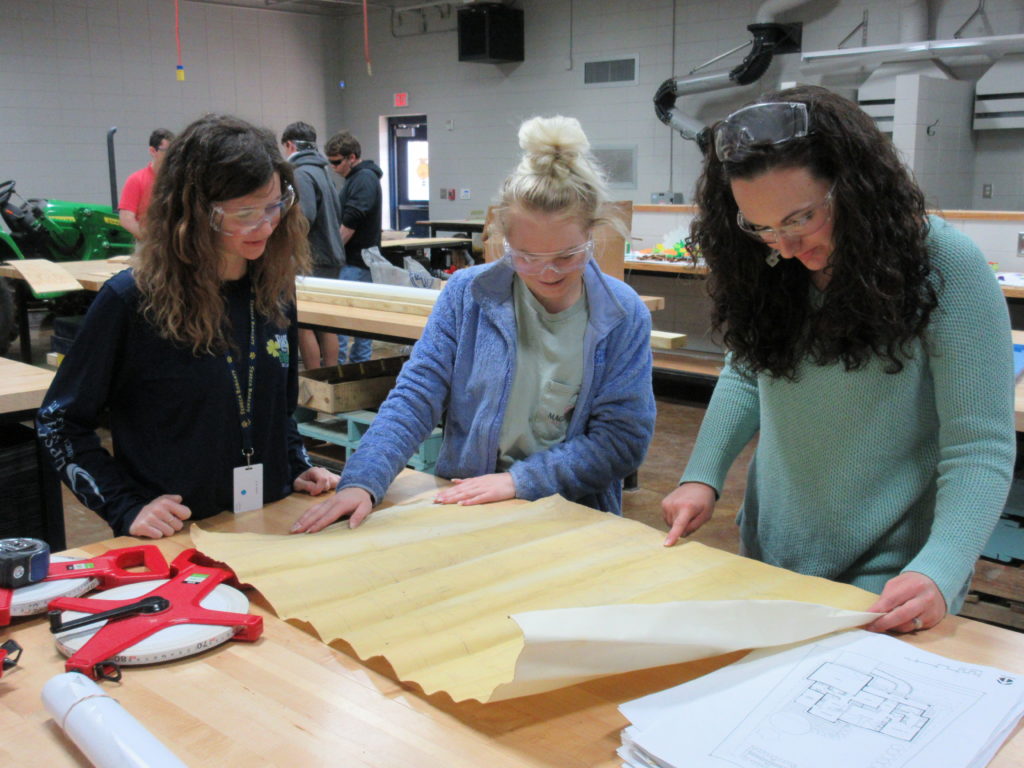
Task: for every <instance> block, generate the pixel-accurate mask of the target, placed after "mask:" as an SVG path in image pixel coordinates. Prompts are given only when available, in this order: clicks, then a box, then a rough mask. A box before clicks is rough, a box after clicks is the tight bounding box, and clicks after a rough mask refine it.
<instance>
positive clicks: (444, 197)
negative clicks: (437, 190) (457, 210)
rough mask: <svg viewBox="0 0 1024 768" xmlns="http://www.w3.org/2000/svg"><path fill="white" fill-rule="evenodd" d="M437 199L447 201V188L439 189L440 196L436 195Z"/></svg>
mask: <svg viewBox="0 0 1024 768" xmlns="http://www.w3.org/2000/svg"><path fill="white" fill-rule="evenodd" d="M438 199H440V200H447V199H448V188H447V187H441V194H440V195H438Z"/></svg>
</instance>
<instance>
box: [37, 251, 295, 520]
mask: <svg viewBox="0 0 1024 768" xmlns="http://www.w3.org/2000/svg"><path fill="white" fill-rule="evenodd" d="M222 293H223V295H224V298H225V301H226V303H227V313H228V318H229V320H230V323H231V338H232V339H233V341H234V344H235V346H236V348H237V350H239V352H240V353H241V354H239V355H236V363H235V365H236V369H237V371H238V375H239V379H240V382H241V386H242V388H243V392H244V390H245V387H246V384H247V368H246V358H247V357H248V352H249V330H250V322H249V297H250V283H249V279H248V277H244V278H242V279H241V280H238V281H234V282H229V283H225V284H224V287H223V289H222ZM139 299H140V296H139V291H138V288H137V286H136V284H135V280H134V277H133V275H132V273H131V271H130V270H127V271H125V272H122V273H120V274H118V275H116V276H115V277H114V278H112V279H111V280H109V281H108V282H107V284H106V285H105V286H104V287H103V289H102V290H101V291H100V293H99V295H98V296H97V297H96V299H95V300H94V301H93V303H92V306H91V307H90V309H89V312H88V314H87V315H86V317H85V321H84V322H83V324H82V326H81V329H80V330H79V333H78V336H77V338H76V339H75V342H74V344H73V345H72V347H71V349H70V351H69V352H68V354H67V356H66V357H65V358H64V360H63V362H62V363H61V366H60V368H59V369H58V371H57V375H56V376H55V377H54V380H53V383H52V384H51V386H50V389H49V391H48V392H47V394H46V398H45V400H44V402H43V406H42V407H41V408H40V410H39V415H38V417H37V422H36V426H37V430H38V434H39V437H40V440H42V442H43V445H44V449H45V451H46V453H47V454H48V455H49V456H50V458H51V460H52V461H53V463H54V465H55V466H56V468H57V471H58V472H59V474H60V476H61V478H62V479H63V481H64V482H65V483H66V484H67V485H68V487H69V488H70V489H71V490H72V491H73V492H74V493H75V495H76V496H77V497H78V499H79V500H80V501H81V502H82V503H83V504H84V505H86V506H87V507H89V508H90V509H92V510H94V511H95V512H97V513H98V514H100V515H101V516H102V517H103V518H104V519H105V520H106V521H107V522H108V523H109V524H110V526H111V528H113V530H114V533H115V534H118V535H121V534H126V533H127V532H128V529H129V527H130V526H131V524H132V522H133V521H134V520H135V517H136V515H137V514H138V513H139V510H140V509H141V508H142V507H143V506H144V505H146V504H148V503H149V502H150V501H152V500H153V499H155V498H156V497H158V496H160V495H162V494H167V493H176V494H180V495H181V496H182V497H183V501H182V503H183V504H185V506H187V507H189V508H190V509H191V510H192V519H201V518H204V517H210V516H211V515H215V514H217V513H218V512H221V511H223V510H226V509H232V507H233V498H232V472H233V469H234V467H237V466H241V465H244V464H245V460H244V458H243V454H242V428H241V417H240V415H239V405H238V398H237V397H236V394H235V389H234V383H233V381H232V377H231V373H230V369H229V367H228V364H227V361H226V358H225V355H223V354H220V355H210V354H207V355H195V354H193V352H192V351H191V349H186V348H183V347H182V346H180V345H176V344H174V343H172V342H170V341H168V340H166V339H162V338H160V337H159V336H158V335H157V332H156V329H155V328H154V327H153V326H152V324H151V323H149V322H148V321H147V320H146V319H145V318H144V317H143V316H142V314H141V313H140V311H139V309H138V305H139ZM289 320H290V323H289V326H288V327H287V328H278V327H276V326H274V325H273V324H272V323H271V322H269V321H268V320H267V319H265V318H263V317H261V316H260V315H259V314H256V360H255V364H256V366H257V367H256V371H255V376H254V392H253V397H252V411H253V413H252V417H253V419H252V421H253V427H252V440H253V447H254V450H255V454H254V456H253V459H252V463H254V464H256V463H262V464H263V488H264V502H266V503H269V502H271V501H276V500H277V499H280V498H283V497H284V496H286V495H288V494H289V493H291V491H292V481H293V480H294V479H295V477H297V476H298V475H299V474H301V473H302V472H303V471H305V470H306V469H307V468H308V467H309V458H308V457H307V455H306V452H305V449H304V448H303V446H302V441H301V438H300V437H299V434H298V430H297V429H296V426H295V421H294V420H293V418H292V412H293V411H294V410H295V404H296V400H297V397H298V361H297V357H298V344H297V343H296V325H295V309H294V307H291V308H290V309H289ZM104 411H109V415H110V430H111V433H112V437H113V449H114V455H113V456H111V455H110V453H108V452H107V451H106V450H105V449H104V448H103V447H102V446H101V445H100V439H99V437H98V435H97V434H96V427H97V422H98V419H99V417H100V414H101V413H102V412H104Z"/></svg>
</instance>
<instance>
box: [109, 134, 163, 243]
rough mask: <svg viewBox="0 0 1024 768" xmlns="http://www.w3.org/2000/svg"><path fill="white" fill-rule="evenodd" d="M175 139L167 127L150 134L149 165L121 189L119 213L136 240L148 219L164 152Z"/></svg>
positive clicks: (129, 179) (123, 224)
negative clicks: (147, 210)
mask: <svg viewBox="0 0 1024 768" xmlns="http://www.w3.org/2000/svg"><path fill="white" fill-rule="evenodd" d="M173 139H174V134H173V133H171V132H170V131H168V130H167V129H166V128H157V129H156V130H155V131H153V132H152V133H151V134H149V156H150V158H151V159H150V161H149V165H147V166H146V167H145V168H141V169H139V170H137V171H136V172H135V173H133V174H132V175H131V176H129V177H128V180H127V181H125V183H124V188H123V189H122V190H121V202H120V204H119V206H118V212H117V213H118V216H119V217H120V218H121V226H122V227H124V228H125V229H127V230H128V231H129V232H131V233H132V234H133V235H135V239H136V240H141V239H142V226H143V224H144V223H145V221H146V209H147V208H148V207H149V196H150V194H151V193H152V191H153V182H154V181H156V173H157V171H159V170H160V164H161V163H162V162H163V159H164V152H166V151H167V148H168V147H169V146H171V141H172V140H173Z"/></svg>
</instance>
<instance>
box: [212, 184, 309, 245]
mask: <svg viewBox="0 0 1024 768" xmlns="http://www.w3.org/2000/svg"><path fill="white" fill-rule="evenodd" d="M294 203H295V190H294V189H292V187H291V185H290V184H286V185H285V189H284V194H283V195H281V197H280V198H279V199H278V200H277V201H276V202H273V203H271V204H270V205H268V206H267V207H266V208H239V209H238V210H237V211H226V210H224V209H223V208H222V207H221V206H219V205H215V206H213V209H212V210H211V211H210V228H211V229H213V231H214V232H220V233H221V234H224V235H248V234H249V233H251V232H255V231H256V230H257V229H259V228H260V227H262V226H263V223H264V222H266V221H269V222H270V223H271V224H274V225H276V224H277V222H278V221H280V219H281V217H282V216H284V215H285V214H286V213H288V209H289V208H291V207H292V205H293V204H294Z"/></svg>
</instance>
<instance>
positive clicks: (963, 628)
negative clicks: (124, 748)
mask: <svg viewBox="0 0 1024 768" xmlns="http://www.w3.org/2000/svg"><path fill="white" fill-rule="evenodd" d="M444 484H445V482H444V481H443V480H441V479H439V478H436V477H433V476H432V475H425V474H422V473H419V472H413V471H411V470H405V471H404V472H403V473H402V474H401V475H399V477H398V479H397V480H396V481H395V483H394V484H393V485H392V487H391V489H390V490H389V492H388V494H387V496H386V497H385V499H384V501H383V504H384V505H385V506H390V505H392V504H396V503H402V502H406V501H410V500H412V499H421V500H428V499H431V498H432V497H433V495H434V494H435V493H436V490H437V489H438V488H439V487H441V486H443V485H444ZM312 503H313V500H312V499H310V498H309V497H307V496H301V495H294V496H291V497H289V498H287V499H283V500H282V501H279V502H277V503H275V504H271V505H269V506H268V507H266V508H264V509H262V510H258V511H256V512H252V513H248V514H244V515H238V516H235V515H232V514H229V513H222V514H220V515H218V516H216V517H213V518H209V519H207V520H203V521H201V522H200V525H202V526H203V527H204V528H207V529H213V530H219V531H251V532H257V533H284V532H286V531H287V530H288V528H289V526H290V525H291V523H292V522H293V521H294V520H295V518H296V517H297V516H298V515H299V514H300V513H301V511H302V510H303V509H305V508H306V507H307V506H308V505H310V504H312ZM481 512H482V513H483V512H485V508H481ZM136 543H138V540H136V539H130V538H128V537H122V538H118V539H110V540H107V541H102V542H98V543H96V544H91V545H89V546H87V547H84V548H82V550H81V551H78V550H76V552H77V553H78V554H80V555H81V554H88V555H96V554H100V553H102V552H104V551H106V550H107V549H111V548H115V547H123V546H130V545H132V544H136ZM156 544H157V546H159V547H160V548H161V549H162V550H163V552H164V553H165V555H166V556H167V558H168V560H170V559H172V558H173V557H174V556H175V555H177V554H178V553H179V552H181V551H183V550H184V549H187V548H190V546H191V543H190V540H189V539H188V537H187V534H186V533H179V534H177V535H176V536H174V537H171V538H169V539H163V540H159V541H157V542H156ZM247 594H248V597H249V599H250V601H251V603H252V607H251V610H252V612H254V613H257V614H259V615H261V616H263V617H264V632H263V636H262V637H261V639H260V640H259V641H257V642H256V643H254V644H250V643H241V642H229V643H227V644H225V645H222V646H220V647H218V648H215V649H212V650H210V651H206V652H204V653H202V654H201V655H199V656H195V657H192V658H190V659H182V660H178V661H173V662H169V663H165V664H158V665H152V666H148V667H126V668H124V670H123V679H122V681H121V682H120V683H119V684H117V685H113V684H111V683H103V684H102V685H103V687H104V688H105V689H106V690H107V691H108V692H109V693H110V694H111V695H112V696H114V697H115V698H116V699H117V700H118V701H119V702H120V703H121V705H122V706H124V707H125V708H126V709H127V710H128V711H129V712H131V713H132V714H134V715H135V716H136V717H137V718H138V719H139V720H140V721H141V722H142V724H143V725H144V726H146V727H147V728H149V730H150V731H152V732H153V734H154V735H155V736H157V738H159V739H161V740H162V741H163V742H164V743H165V744H166V745H167V746H168V747H169V748H170V749H171V750H173V751H175V752H176V753H177V755H178V756H179V757H180V758H181V759H182V760H184V761H185V762H186V763H187V764H188V765H189V766H192V768H199V767H201V766H217V768H220V767H221V766H234V765H249V764H252V765H279V766H287V768H293V766H303V768H306V767H307V766H336V765H344V766H346V768H357V767H358V766H379V768H392V767H393V766H398V765H403V766H416V768H426V767H427V766H445V767H446V768H459V767H461V766H466V768H470V767H472V768H483V767H485V766H486V768H503V767H504V766H549V767H551V768H556V767H557V768H574V767H575V768H611V767H612V766H618V765H619V763H620V761H619V759H618V758H617V757H616V755H615V749H616V747H617V746H618V744H619V731H620V729H622V728H623V727H625V726H626V724H627V723H626V720H625V718H624V717H622V715H621V714H620V713H619V712H618V710H617V706H618V704H620V703H622V702H624V701H629V700H630V699H633V698H636V697H639V696H643V695H646V694H649V693H653V692H655V691H658V690H662V689H664V688H667V687H669V686H673V685H677V684H679V683H681V682H684V681H686V680H689V679H692V678H694V677H697V676H699V675H702V674H706V673H708V672H710V671H712V670H714V669H717V668H719V667H721V666H724V665H725V664H727V663H730V662H732V661H735V660H736V659H738V658H740V657H741V656H742V655H743V654H742V653H734V654H729V655H727V656H720V657H715V658H712V659H704V660H701V661H697V662H691V663H689V664H679V665H674V666H670V667H661V668H657V669H653V670H644V671H640V672H632V673H628V674H621V675H615V676H612V677H607V678H601V679H598V680H593V681H590V682H588V683H585V684H582V685H576V686H572V687H569V688H563V689H561V690H557V691H551V692H549V693H544V694H539V695H535V696H529V697H524V698H520V699H511V700H508V701H502V702H497V703H493V704H480V703H477V702H473V701H467V702H462V703H453V702H452V701H451V699H450V698H449V697H448V696H446V695H444V694H435V695H433V696H423V695H422V694H420V693H417V692H416V688H415V687H414V686H407V685H403V684H401V683H398V682H395V680H394V679H392V678H391V677H389V676H388V674H389V672H390V668H389V667H388V665H387V664H386V662H384V661H383V660H381V659H375V660H371V662H369V663H365V664H364V663H360V662H359V661H356V660H355V659H354V658H352V657H350V656H348V655H346V654H345V653H343V652H341V651H338V650H335V649H334V648H332V647H330V646H327V645H324V644H322V643H321V642H320V641H319V640H317V639H315V638H314V637H313V636H312V635H311V634H308V633H307V632H306V631H304V627H302V626H300V625H299V624H298V623H296V624H295V625H293V624H290V623H286V622H284V621H281V620H280V619H278V618H276V617H275V616H274V615H273V613H272V612H271V611H270V610H269V607H268V605H267V603H266V602H265V601H264V600H263V599H262V598H261V596H260V595H259V594H258V593H256V592H253V591H249V592H248V593H247ZM305 629H308V627H305ZM3 635H10V636H13V637H14V638H15V639H16V640H17V641H18V642H19V643H20V644H21V645H22V646H23V647H24V649H25V650H24V653H23V655H22V660H21V664H20V666H19V667H16V668H15V669H13V670H10V671H8V672H7V673H6V674H5V675H4V677H3V679H2V680H0V694H3V695H0V763H2V764H5V765H45V766H47V767H48V768H60V767H61V766H80V765H82V760H81V757H80V755H79V753H78V752H77V751H76V749H75V748H74V747H73V746H72V745H71V744H70V742H69V741H68V740H67V738H66V737H65V736H64V735H63V733H62V732H61V730H60V728H59V727H58V726H57V724H55V723H54V722H53V721H52V719H51V718H50V716H49V714H48V713H47V712H46V710H45V709H44V708H43V706H42V703H41V701H40V698H39V692H40V690H41V688H42V686H43V684H44V683H45V682H46V680H48V679H49V678H50V677H52V676H53V675H55V674H58V673H59V672H62V671H63V664H64V659H63V657H62V656H60V655H59V654H58V652H57V651H56V649H55V647H54V643H53V640H52V637H51V636H50V634H49V629H48V625H47V623H46V622H45V620H44V619H43V618H42V617H36V618H28V619H16V620H15V623H14V624H13V625H12V626H11V627H9V628H7V629H6V630H3V629H0V636H3ZM905 639H906V640H907V641H908V642H910V643H912V644H913V645H916V646H920V647H922V648H924V649H926V650H929V651H932V652H935V653H939V654H945V655H948V656H951V657H953V658H956V659H960V660H962V661H965V662H970V663H974V664H987V665H991V666H996V667H1004V668H1009V669H1010V670H1011V671H1016V670H1019V669H1020V668H1021V666H1022V664H1024V661H1022V660H1024V634H1019V633H1015V632H1010V631H1008V630H1004V629H999V628H997V627H993V626H989V625H987V624H982V623H980V622H974V621H970V620H967V619H961V618H957V617H950V618H947V619H946V620H945V621H943V622H942V623H941V624H940V625H939V626H938V627H936V628H934V629H931V630H928V631H925V632H921V633H918V634H916V635H913V636H906V638H905ZM1022 764H1024V736H1022V735H1021V728H1020V727H1019V726H1018V728H1017V729H1016V731H1015V732H1014V735H1013V737H1012V738H1011V739H1010V741H1009V742H1008V743H1007V744H1006V745H1005V746H1004V747H1003V749H1002V750H1001V751H1000V753H999V754H998V755H997V756H996V757H995V759H994V760H993V761H992V763H991V765H992V766H993V768H1013V767H1015V766H1020V765H1022Z"/></svg>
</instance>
